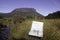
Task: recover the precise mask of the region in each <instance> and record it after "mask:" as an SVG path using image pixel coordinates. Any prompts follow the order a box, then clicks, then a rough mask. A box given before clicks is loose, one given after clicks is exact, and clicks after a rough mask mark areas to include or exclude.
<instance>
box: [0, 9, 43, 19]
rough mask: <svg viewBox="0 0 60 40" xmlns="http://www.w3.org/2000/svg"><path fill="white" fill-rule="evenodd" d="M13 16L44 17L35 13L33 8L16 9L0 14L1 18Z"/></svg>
mask: <svg viewBox="0 0 60 40" xmlns="http://www.w3.org/2000/svg"><path fill="white" fill-rule="evenodd" d="M14 15H19V16H24V17H25V16H27V17H35V16H36V17H40V18H43V17H44V16H43V15H41V14H40V13H38V12H37V11H36V9H34V8H16V9H14V10H13V11H12V12H10V13H0V16H2V17H12V16H14Z"/></svg>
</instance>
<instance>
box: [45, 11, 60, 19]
mask: <svg viewBox="0 0 60 40" xmlns="http://www.w3.org/2000/svg"><path fill="white" fill-rule="evenodd" d="M45 18H47V19H59V18H60V11H56V12H53V13H50V14H48V15H47V16H46V17H45Z"/></svg>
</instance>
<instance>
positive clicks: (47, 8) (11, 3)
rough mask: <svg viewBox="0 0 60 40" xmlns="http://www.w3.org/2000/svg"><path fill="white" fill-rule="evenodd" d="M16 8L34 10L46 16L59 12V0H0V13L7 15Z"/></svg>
mask: <svg viewBox="0 0 60 40" xmlns="http://www.w3.org/2000/svg"><path fill="white" fill-rule="evenodd" d="M16 8H35V9H36V11H37V12H38V13H40V14H42V15H44V16H46V15H48V14H49V13H53V12H56V11H60V0H0V12H3V13H9V12H11V11H13V10H14V9H16Z"/></svg>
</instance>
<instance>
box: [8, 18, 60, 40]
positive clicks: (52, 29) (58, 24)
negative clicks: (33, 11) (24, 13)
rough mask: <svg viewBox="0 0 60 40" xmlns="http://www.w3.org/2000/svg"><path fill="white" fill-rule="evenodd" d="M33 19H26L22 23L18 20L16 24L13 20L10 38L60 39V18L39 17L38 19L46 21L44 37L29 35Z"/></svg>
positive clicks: (32, 39)
mask: <svg viewBox="0 0 60 40" xmlns="http://www.w3.org/2000/svg"><path fill="white" fill-rule="evenodd" d="M32 21H33V20H31V19H30V20H29V19H27V20H25V21H23V22H22V23H19V22H17V23H16V24H13V21H11V23H10V29H11V34H10V39H9V40H13V38H15V39H21V38H25V39H28V40H60V19H39V20H36V21H42V22H44V30H43V31H44V36H43V38H41V39H40V38H36V37H35V38H34V37H30V36H29V35H28V33H29V31H30V28H31V23H32Z"/></svg>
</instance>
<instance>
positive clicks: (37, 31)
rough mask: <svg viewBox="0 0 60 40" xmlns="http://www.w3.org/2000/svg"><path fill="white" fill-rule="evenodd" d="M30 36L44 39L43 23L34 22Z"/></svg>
mask: <svg viewBox="0 0 60 40" xmlns="http://www.w3.org/2000/svg"><path fill="white" fill-rule="evenodd" d="M29 35H31V36H37V37H43V22H37V21H32V26H31V30H30V32H29Z"/></svg>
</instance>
